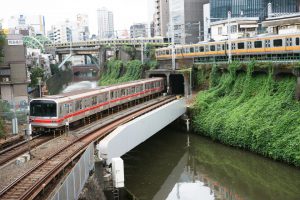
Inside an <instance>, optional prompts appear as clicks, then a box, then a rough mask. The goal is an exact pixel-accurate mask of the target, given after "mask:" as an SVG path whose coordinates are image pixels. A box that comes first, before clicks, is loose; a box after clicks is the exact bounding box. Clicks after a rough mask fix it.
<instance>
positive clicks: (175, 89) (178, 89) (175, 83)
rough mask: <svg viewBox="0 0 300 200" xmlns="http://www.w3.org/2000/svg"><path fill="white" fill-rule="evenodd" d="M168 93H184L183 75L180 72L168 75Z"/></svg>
mask: <svg viewBox="0 0 300 200" xmlns="http://www.w3.org/2000/svg"><path fill="white" fill-rule="evenodd" d="M170 93H171V94H175V95H184V77H183V75H182V74H171V75H170Z"/></svg>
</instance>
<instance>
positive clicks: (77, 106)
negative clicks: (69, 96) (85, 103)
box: [75, 100, 82, 110]
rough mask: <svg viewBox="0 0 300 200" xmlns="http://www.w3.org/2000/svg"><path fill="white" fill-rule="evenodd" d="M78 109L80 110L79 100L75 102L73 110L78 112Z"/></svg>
mask: <svg viewBox="0 0 300 200" xmlns="http://www.w3.org/2000/svg"><path fill="white" fill-rule="evenodd" d="M80 109H82V104H81V100H79V101H76V103H75V110H80Z"/></svg>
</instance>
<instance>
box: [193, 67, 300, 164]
mask: <svg viewBox="0 0 300 200" xmlns="http://www.w3.org/2000/svg"><path fill="white" fill-rule="evenodd" d="M239 67H240V66H239V64H237V63H233V64H231V65H230V66H229V67H228V72H227V73H226V72H225V73H219V72H218V68H217V67H216V66H214V67H213V68H212V70H211V75H210V89H208V90H206V91H202V92H200V93H199V94H198V96H197V98H196V102H195V105H194V109H193V122H194V123H193V124H194V129H195V131H196V132H198V133H200V134H203V135H205V136H209V137H211V138H212V139H214V140H218V141H220V142H222V143H225V144H228V145H231V146H235V147H239V148H243V149H247V150H251V151H253V152H257V153H259V154H261V155H264V156H266V157H270V158H273V159H275V160H280V161H285V162H288V163H290V164H293V165H296V166H300V103H299V102H298V101H297V100H295V98H294V96H295V89H296V77H293V76H283V77H280V78H277V79H274V77H273V68H272V65H268V66H267V67H268V69H269V70H268V71H269V72H268V74H262V73H253V69H254V67H255V63H250V64H248V66H247V72H240V71H239Z"/></svg>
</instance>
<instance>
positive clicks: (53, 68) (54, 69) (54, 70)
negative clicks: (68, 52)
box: [50, 64, 59, 75]
mask: <svg viewBox="0 0 300 200" xmlns="http://www.w3.org/2000/svg"><path fill="white" fill-rule="evenodd" d="M50 69H51V74H52V75H54V74H58V73H59V69H58V65H57V64H50Z"/></svg>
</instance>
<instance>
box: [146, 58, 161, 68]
mask: <svg viewBox="0 0 300 200" xmlns="http://www.w3.org/2000/svg"><path fill="white" fill-rule="evenodd" d="M145 65H146V66H145V67H146V69H147V70H154V69H157V68H158V62H157V61H156V60H149V61H147V62H146V64H145Z"/></svg>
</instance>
